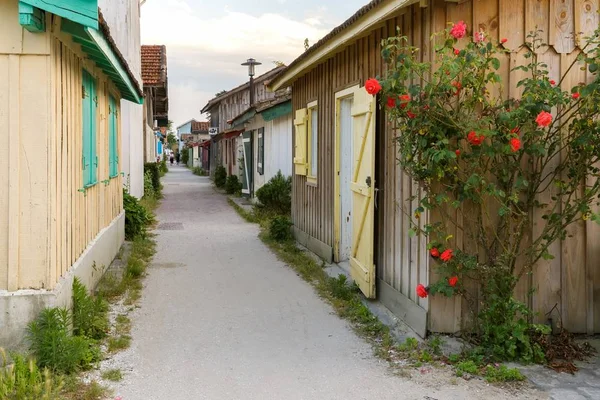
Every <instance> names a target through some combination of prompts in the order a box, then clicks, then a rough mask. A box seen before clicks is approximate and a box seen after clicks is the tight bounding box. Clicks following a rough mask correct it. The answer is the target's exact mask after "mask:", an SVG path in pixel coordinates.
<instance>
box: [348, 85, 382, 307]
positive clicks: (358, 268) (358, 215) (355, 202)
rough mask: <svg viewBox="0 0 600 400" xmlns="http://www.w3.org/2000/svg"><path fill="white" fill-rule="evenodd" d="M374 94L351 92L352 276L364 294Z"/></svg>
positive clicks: (371, 288) (370, 290)
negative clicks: (352, 98)
mask: <svg viewBox="0 0 600 400" xmlns="http://www.w3.org/2000/svg"><path fill="white" fill-rule="evenodd" d="M375 107H376V103H375V97H374V96H371V95H370V94H368V93H367V91H366V90H365V88H358V89H357V90H356V92H355V93H354V104H353V106H352V120H353V132H352V140H353V141H354V143H353V144H354V145H353V153H354V154H353V163H354V168H353V172H352V181H351V183H350V188H351V190H352V250H351V257H350V270H351V274H352V278H353V279H354V281H355V282H356V283H357V284H358V286H359V287H360V290H361V291H362V292H363V293H364V295H365V296H366V297H367V298H375V265H374V263H373V247H374V243H373V242H374V239H373V237H374V230H375V203H374V193H375V190H374V188H375Z"/></svg>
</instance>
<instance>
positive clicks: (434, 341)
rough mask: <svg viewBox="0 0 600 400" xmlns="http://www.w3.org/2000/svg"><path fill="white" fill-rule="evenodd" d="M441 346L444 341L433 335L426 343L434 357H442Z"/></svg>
mask: <svg viewBox="0 0 600 400" xmlns="http://www.w3.org/2000/svg"><path fill="white" fill-rule="evenodd" d="M443 344H444V341H443V340H442V338H441V336H439V335H434V336H432V337H431V338H429V340H428V341H427V346H428V347H429V349H430V350H431V352H432V353H433V354H435V355H436V356H441V355H442V345H443Z"/></svg>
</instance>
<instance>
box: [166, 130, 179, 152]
mask: <svg viewBox="0 0 600 400" xmlns="http://www.w3.org/2000/svg"><path fill="white" fill-rule="evenodd" d="M167 143H168V144H169V148H172V147H173V145H176V144H177V136H175V134H174V133H173V132H169V134H168V135H167Z"/></svg>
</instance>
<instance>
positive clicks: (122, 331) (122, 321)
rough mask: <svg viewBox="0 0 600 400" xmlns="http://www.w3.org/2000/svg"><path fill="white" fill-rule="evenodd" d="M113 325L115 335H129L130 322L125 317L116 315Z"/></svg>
mask: <svg viewBox="0 0 600 400" xmlns="http://www.w3.org/2000/svg"><path fill="white" fill-rule="evenodd" d="M115 323H116V326H115V333H117V334H118V335H128V334H129V333H131V320H130V319H129V317H128V316H127V315H125V314H120V315H117V318H116V320H115Z"/></svg>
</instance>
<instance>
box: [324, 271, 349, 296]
mask: <svg viewBox="0 0 600 400" xmlns="http://www.w3.org/2000/svg"><path fill="white" fill-rule="evenodd" d="M327 288H328V289H329V292H330V293H331V295H332V296H333V297H335V298H336V299H341V300H346V301H348V300H351V299H352V298H353V297H354V294H355V293H356V292H355V291H354V288H353V287H352V286H350V285H349V284H348V278H346V275H342V274H340V275H339V276H338V277H337V278H328V279H327Z"/></svg>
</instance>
